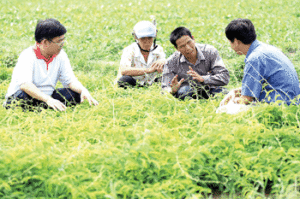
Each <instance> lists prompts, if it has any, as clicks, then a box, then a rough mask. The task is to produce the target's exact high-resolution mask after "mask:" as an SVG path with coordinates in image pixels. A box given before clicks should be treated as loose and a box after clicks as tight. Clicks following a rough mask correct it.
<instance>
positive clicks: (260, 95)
mask: <svg viewBox="0 0 300 199" xmlns="http://www.w3.org/2000/svg"><path fill="white" fill-rule="evenodd" d="M225 34H226V37H227V39H228V40H229V42H230V45H231V48H232V49H233V50H234V51H235V52H236V53H237V54H238V55H246V58H245V68H244V76H243V80H242V87H241V88H238V89H235V90H233V92H231V93H232V94H228V95H227V96H225V98H224V99H223V100H222V102H221V104H220V105H221V106H223V105H226V104H227V103H228V102H229V101H230V100H232V101H233V102H234V103H237V104H249V103H250V102H253V101H259V102H267V103H270V102H275V101H277V100H282V101H283V102H285V103H287V104H288V105H289V104H290V103H291V100H293V99H294V98H295V97H296V96H297V95H299V94H300V89H299V79H298V76H297V73H296V71H295V68H294V66H293V64H292V62H291V61H290V60H289V59H288V58H287V57H286V56H285V55H284V54H283V53H282V52H281V51H280V50H279V49H277V48H276V47H274V46H271V45H268V44H265V43H262V42H260V41H258V40H256V33H255V28H254V25H253V24H252V22H251V21H250V20H249V19H235V20H233V21H231V22H230V23H229V24H228V26H227V27H226V29H225Z"/></svg>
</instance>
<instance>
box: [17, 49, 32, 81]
mask: <svg viewBox="0 0 300 199" xmlns="http://www.w3.org/2000/svg"><path fill="white" fill-rule="evenodd" d="M31 58H32V57H31V56H29V55H28V54H27V51H25V52H22V53H21V54H20V56H19V58H18V62H17V64H16V67H15V68H14V71H13V79H15V80H16V85H17V86H18V87H20V86H21V85H22V84H23V83H27V82H28V83H32V82H33V79H32V76H33V60H32V59H31Z"/></svg>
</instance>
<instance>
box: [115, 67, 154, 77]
mask: <svg viewBox="0 0 300 199" xmlns="http://www.w3.org/2000/svg"><path fill="white" fill-rule="evenodd" d="M146 73H149V70H148V68H128V69H124V70H122V71H121V74H122V75H123V76H125V75H128V76H141V75H144V74H146Z"/></svg>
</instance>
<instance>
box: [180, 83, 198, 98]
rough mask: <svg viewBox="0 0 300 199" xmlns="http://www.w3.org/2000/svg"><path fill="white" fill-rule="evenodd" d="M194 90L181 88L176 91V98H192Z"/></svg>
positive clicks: (188, 87)
mask: <svg viewBox="0 0 300 199" xmlns="http://www.w3.org/2000/svg"><path fill="white" fill-rule="evenodd" d="M194 94H195V92H194V90H193V89H192V88H191V87H190V86H182V87H180V88H179V89H178V91H177V94H176V97H177V98H179V99H181V100H184V99H185V98H187V97H188V98H194Z"/></svg>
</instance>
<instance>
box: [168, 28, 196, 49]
mask: <svg viewBox="0 0 300 199" xmlns="http://www.w3.org/2000/svg"><path fill="white" fill-rule="evenodd" d="M184 35H187V36H189V37H190V38H192V39H193V37H192V33H191V31H190V30H189V29H187V28H185V27H178V28H176V29H175V30H173V32H172V33H171V35H170V42H171V43H172V44H173V45H174V46H175V47H176V48H177V45H176V41H177V39H180V38H181V37H182V36H184Z"/></svg>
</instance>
